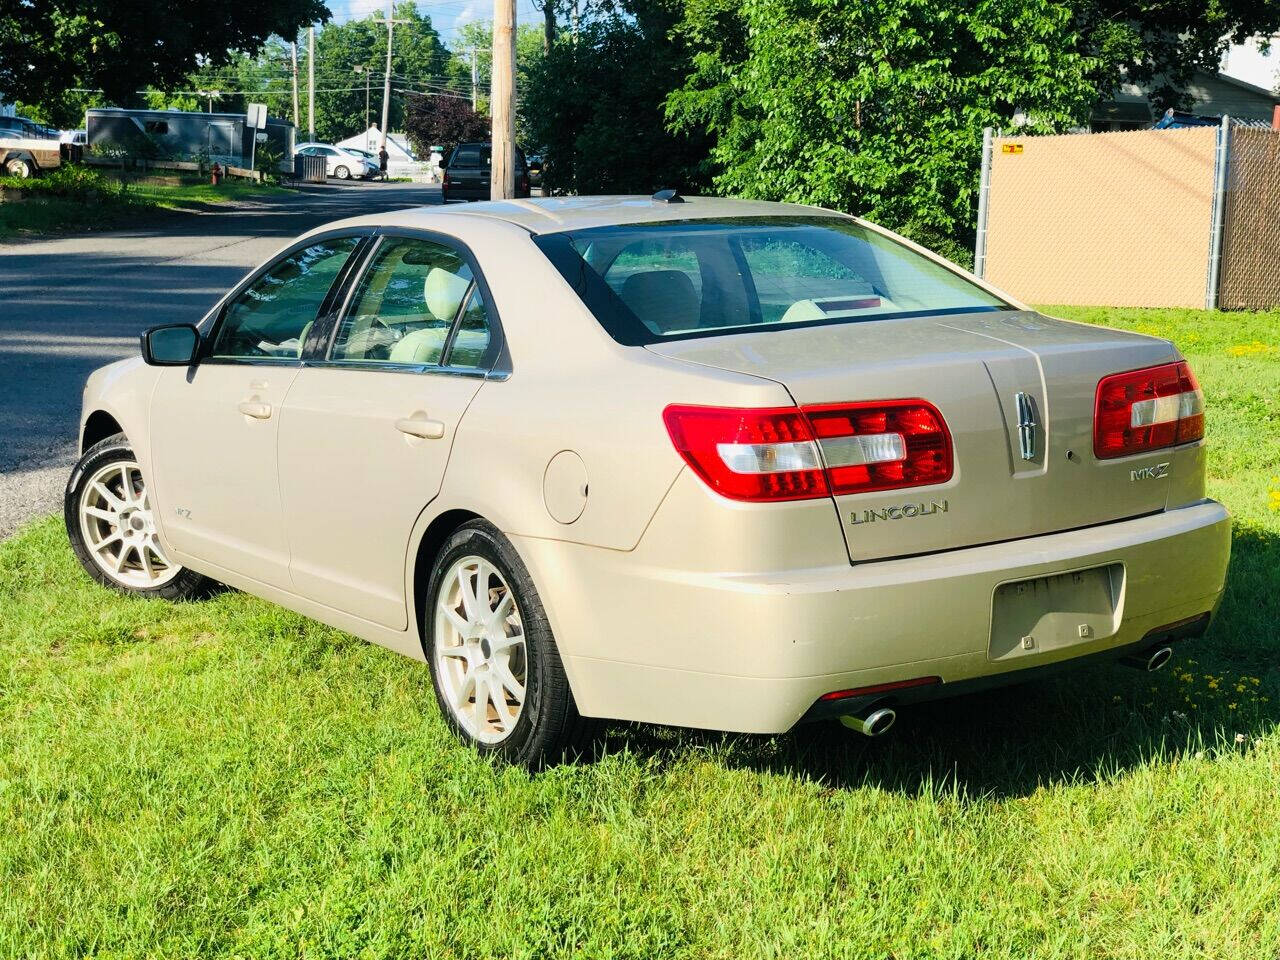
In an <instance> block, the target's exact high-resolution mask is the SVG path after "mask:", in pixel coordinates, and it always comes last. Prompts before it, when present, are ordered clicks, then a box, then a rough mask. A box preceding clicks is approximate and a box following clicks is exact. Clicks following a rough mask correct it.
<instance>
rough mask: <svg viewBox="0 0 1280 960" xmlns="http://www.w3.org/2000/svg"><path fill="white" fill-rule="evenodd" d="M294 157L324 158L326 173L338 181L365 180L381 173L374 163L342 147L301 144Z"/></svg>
mask: <svg viewBox="0 0 1280 960" xmlns="http://www.w3.org/2000/svg"><path fill="white" fill-rule="evenodd" d="M293 152H294V155H295V156H296V155H301V156H304V157H324V158H325V164H326V172H327V173H328V175H329V176H331V177H336V178H337V179H339V180H351V179H352V178H359V179H362V180H367V179H370V178H372V177H376V176H378V175H379V173H380V172H381V171H380V170H379V169H378V164H377V162H376V161H373V160H368V159H366V158H364V157H362V156H360V154H358V153H355V152H353V151H351V150H347V149H344V148H343V147H335V146H333V145H332V144H328V143H301V144H299V145H298V147H297V149H295V150H294V151H293Z"/></svg>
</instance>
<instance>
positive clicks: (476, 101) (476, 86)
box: [471, 47, 480, 110]
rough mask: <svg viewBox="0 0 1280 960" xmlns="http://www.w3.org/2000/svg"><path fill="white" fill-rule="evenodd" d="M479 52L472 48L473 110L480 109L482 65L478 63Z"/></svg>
mask: <svg viewBox="0 0 1280 960" xmlns="http://www.w3.org/2000/svg"><path fill="white" fill-rule="evenodd" d="M477 53H478V51H477V50H476V48H475V47H472V48H471V109H472V110H479V109H480V64H479V63H477V62H476V54H477Z"/></svg>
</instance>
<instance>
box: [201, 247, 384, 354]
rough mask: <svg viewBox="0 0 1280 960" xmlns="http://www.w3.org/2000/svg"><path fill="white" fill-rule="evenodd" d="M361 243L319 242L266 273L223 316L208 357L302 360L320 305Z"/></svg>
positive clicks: (294, 253) (291, 255)
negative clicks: (305, 343) (309, 332)
mask: <svg viewBox="0 0 1280 960" xmlns="http://www.w3.org/2000/svg"><path fill="white" fill-rule="evenodd" d="M359 242H360V240H359V238H358V237H339V238H336V239H332V240H321V241H318V242H316V243H313V244H311V245H310V246H308V247H305V248H303V249H301V250H295V251H294V252H293V253H291V254H289V255H288V256H286V257H285V258H284V259H282V260H280V261H279V262H278V263H276V264H275V265H274V266H272V267H271V268H270V269H268V270H267V271H266V272H265V273H264V274H262V276H260V277H258V279H257V280H255V281H254V282H253V283H252V284H251V285H250V287H249V289H247V290H245V291H244V292H243V293H241V294H240V295H239V296H238V297H237V298H236V299H235V300H234V301H233V302H232V303H231V304H230V305H229V306H228V307H227V308H226V310H225V311H224V312H223V316H222V322H221V323H220V324H219V325H218V330H217V333H216V334H215V335H214V340H213V343H212V345H211V347H210V350H209V356H210V357H211V358H214V359H243V358H259V357H277V358H291V357H299V356H301V354H302V346H303V343H304V342H305V341H306V339H307V332H308V331H309V330H310V328H311V324H312V323H314V322H315V319H316V315H317V314H318V313H319V311H320V306H321V304H323V303H324V300H325V297H326V296H328V294H329V289H330V288H331V287H332V286H333V283H334V281H335V280H336V279H337V277H338V273H339V271H341V270H342V266H343V264H344V263H346V262H347V258H348V257H350V256H351V253H352V251H353V250H355V248H356V245H357V244H358V243H359Z"/></svg>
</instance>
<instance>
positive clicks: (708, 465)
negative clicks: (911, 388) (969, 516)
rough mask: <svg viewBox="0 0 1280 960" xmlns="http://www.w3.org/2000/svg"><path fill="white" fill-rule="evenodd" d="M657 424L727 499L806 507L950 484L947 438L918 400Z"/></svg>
mask: <svg viewBox="0 0 1280 960" xmlns="http://www.w3.org/2000/svg"><path fill="white" fill-rule="evenodd" d="M663 420H664V422H665V423H666V425H667V432H668V433H669V434H670V435H671V441H672V443H674V444H675V447H676V449H677V450H678V451H679V452H680V455H681V456H683V457H684V459H685V461H686V462H687V463H688V464H689V466H691V467H692V468H693V469H694V471H695V472H696V473H697V474H698V476H700V477H702V479H703V480H704V481H706V483H707V485H708V486H710V487H711V489H713V490H715V491H716V492H717V493H720V494H722V495H724V496H726V497H729V498H730V499H733V500H754V501H776V500H805V499H809V498H813V497H824V496H827V495H828V494H830V493H837V494H845V493H865V492H870V491H875V490H892V489H896V488H899V487H916V486H923V485H926V484H935V483H945V482H946V481H947V480H949V479H951V473H952V457H951V437H950V435H949V434H948V433H947V428H946V424H945V423H944V422H943V420H942V415H941V414H939V413H938V411H937V409H936V408H934V407H933V406H932V405H931V404H929V403H926V402H924V401H923V400H890V401H876V402H873V403H856V404H838V405H826V406H814V407H804V408H796V407H774V408H768V409H738V408H728V407H695V406H670V407H667V409H666V410H665V411H664V412H663Z"/></svg>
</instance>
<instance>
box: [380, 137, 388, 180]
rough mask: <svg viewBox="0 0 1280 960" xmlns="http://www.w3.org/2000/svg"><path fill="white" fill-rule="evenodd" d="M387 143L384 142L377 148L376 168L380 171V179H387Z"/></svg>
mask: <svg viewBox="0 0 1280 960" xmlns="http://www.w3.org/2000/svg"><path fill="white" fill-rule="evenodd" d="M388 156H389V154H388V153H387V145H386V144H385V143H384V144H383V145H382V146H381V147H379V148H378V169H379V170H381V171H382V179H383V180H385V179H387V158H388Z"/></svg>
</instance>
